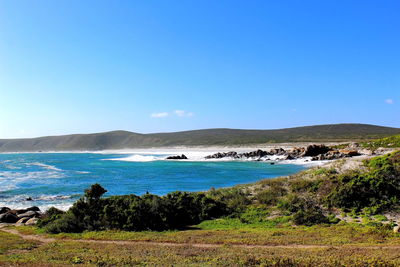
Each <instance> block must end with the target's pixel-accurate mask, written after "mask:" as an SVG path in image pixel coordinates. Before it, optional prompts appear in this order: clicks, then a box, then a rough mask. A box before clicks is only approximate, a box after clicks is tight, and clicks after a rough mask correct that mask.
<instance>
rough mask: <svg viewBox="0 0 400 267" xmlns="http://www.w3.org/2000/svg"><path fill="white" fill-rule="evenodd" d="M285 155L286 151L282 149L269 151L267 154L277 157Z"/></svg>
mask: <svg viewBox="0 0 400 267" xmlns="http://www.w3.org/2000/svg"><path fill="white" fill-rule="evenodd" d="M285 153H286V151H285V150H284V149H283V148H274V149H271V150H270V151H269V154H270V155H278V156H281V155H284V154H285Z"/></svg>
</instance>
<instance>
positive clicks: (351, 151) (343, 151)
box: [339, 149, 360, 157]
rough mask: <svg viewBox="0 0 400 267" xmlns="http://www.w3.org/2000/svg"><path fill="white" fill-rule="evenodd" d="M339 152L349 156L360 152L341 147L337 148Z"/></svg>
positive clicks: (357, 154)
mask: <svg viewBox="0 0 400 267" xmlns="http://www.w3.org/2000/svg"><path fill="white" fill-rule="evenodd" d="M339 152H340V153H342V154H343V155H346V156H349V157H354V156H359V155H360V153H358V151H357V150H354V149H353V150H349V149H341V150H339Z"/></svg>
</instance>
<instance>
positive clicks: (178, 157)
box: [167, 154, 188, 159]
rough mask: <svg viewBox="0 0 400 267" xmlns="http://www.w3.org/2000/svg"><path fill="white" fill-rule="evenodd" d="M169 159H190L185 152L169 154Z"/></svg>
mask: <svg viewBox="0 0 400 267" xmlns="http://www.w3.org/2000/svg"><path fill="white" fill-rule="evenodd" d="M167 159H188V158H187V157H186V156H185V155H184V154H182V155H180V156H179V155H176V156H169V157H167Z"/></svg>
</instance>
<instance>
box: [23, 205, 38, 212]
mask: <svg viewBox="0 0 400 267" xmlns="http://www.w3.org/2000/svg"><path fill="white" fill-rule="evenodd" d="M26 210H27V211H40V209H39V208H38V207H36V206H32V207H30V208H27V209H26Z"/></svg>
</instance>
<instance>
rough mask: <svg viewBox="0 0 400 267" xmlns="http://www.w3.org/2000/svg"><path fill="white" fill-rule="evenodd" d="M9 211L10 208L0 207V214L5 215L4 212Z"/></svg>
mask: <svg viewBox="0 0 400 267" xmlns="http://www.w3.org/2000/svg"><path fill="white" fill-rule="evenodd" d="M10 210H11V209H10V208H7V207H1V208H0V214H3V213H6V212H9V211H10Z"/></svg>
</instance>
